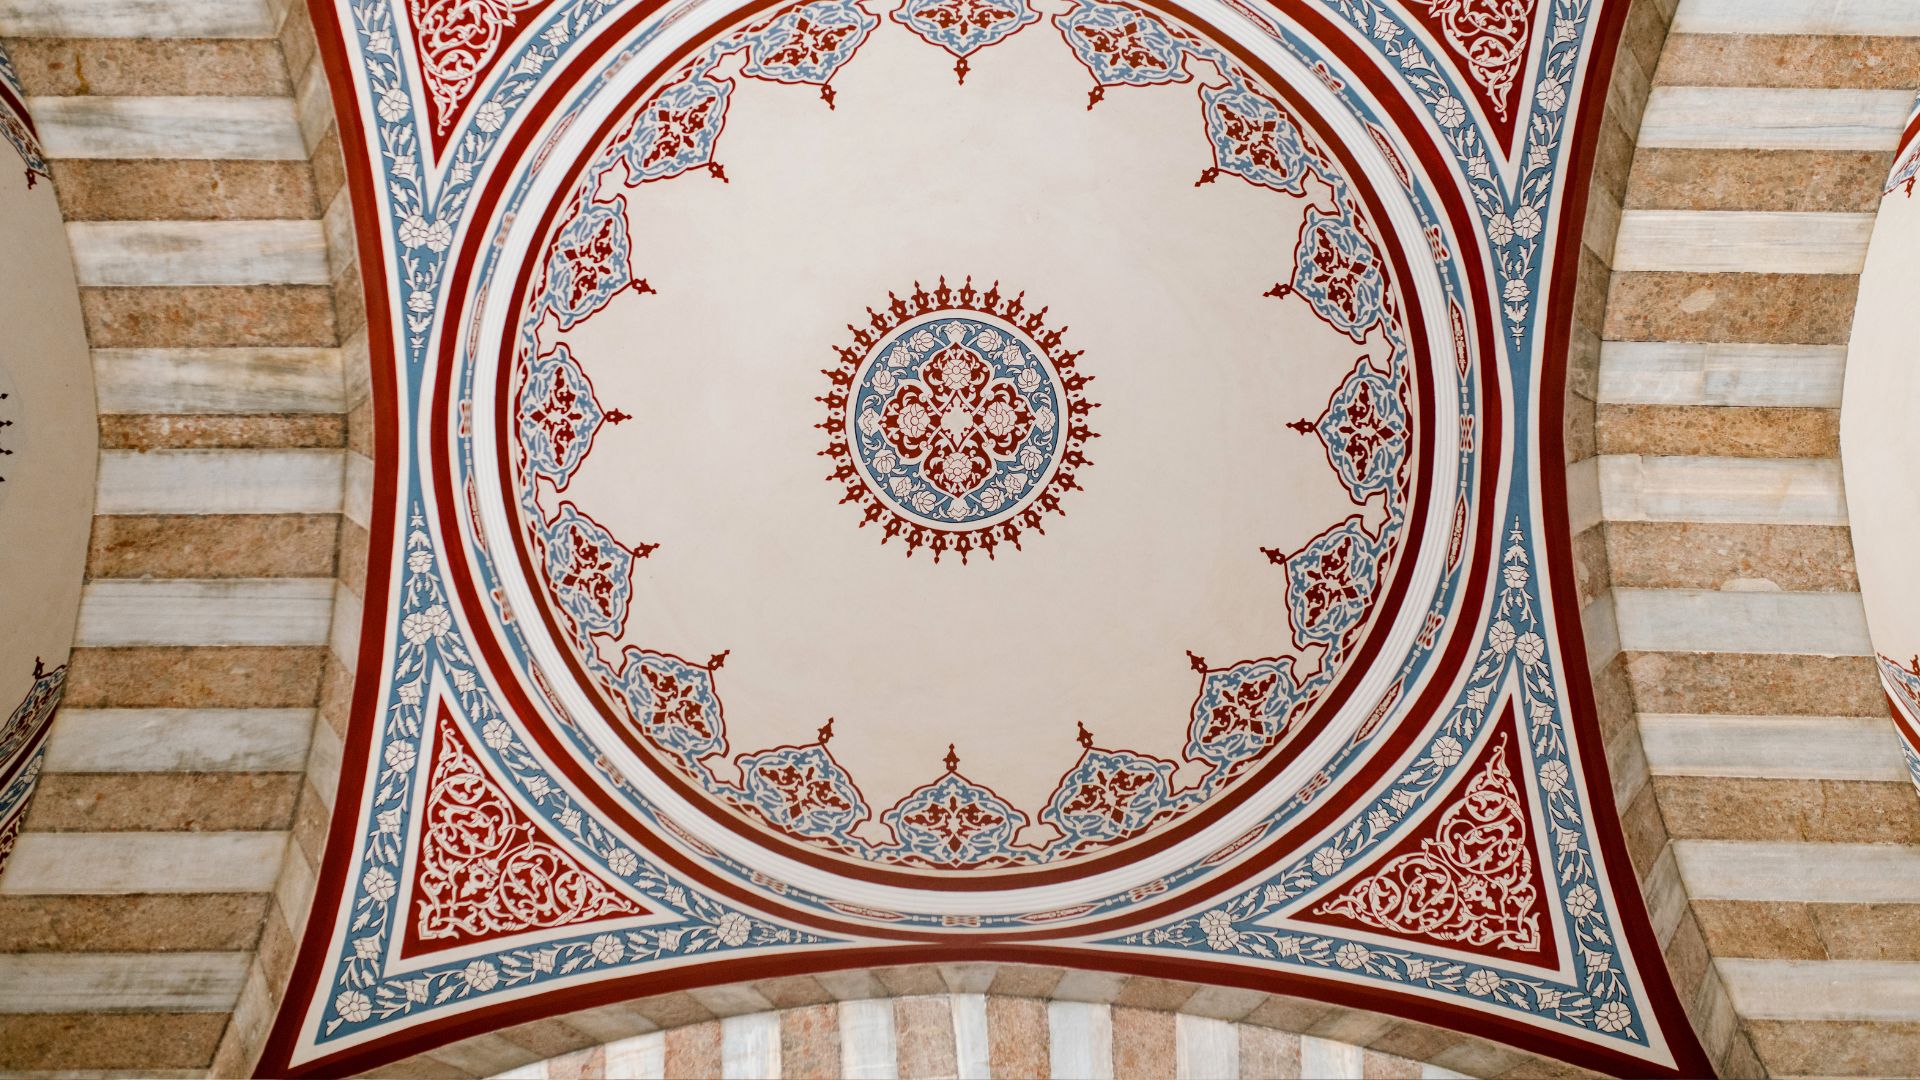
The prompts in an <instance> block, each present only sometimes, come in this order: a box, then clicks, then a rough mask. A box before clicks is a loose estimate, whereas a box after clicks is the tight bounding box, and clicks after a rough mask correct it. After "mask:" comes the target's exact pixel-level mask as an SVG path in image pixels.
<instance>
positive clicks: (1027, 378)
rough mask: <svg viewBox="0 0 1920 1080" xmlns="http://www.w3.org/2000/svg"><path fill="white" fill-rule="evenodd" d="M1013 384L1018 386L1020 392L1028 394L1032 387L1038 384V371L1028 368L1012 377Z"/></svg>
mask: <svg viewBox="0 0 1920 1080" xmlns="http://www.w3.org/2000/svg"><path fill="white" fill-rule="evenodd" d="M1013 384H1014V385H1015V386H1018V387H1019V388H1020V392H1021V393H1023V394H1030V393H1032V392H1033V388H1034V387H1036V386H1039V385H1040V373H1039V372H1037V371H1035V370H1033V369H1032V368H1028V369H1027V370H1025V371H1023V372H1021V373H1020V374H1018V375H1015V376H1014V377H1013Z"/></svg>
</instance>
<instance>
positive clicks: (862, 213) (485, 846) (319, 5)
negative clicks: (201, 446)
mask: <svg viewBox="0 0 1920 1080" xmlns="http://www.w3.org/2000/svg"><path fill="white" fill-rule="evenodd" d="M1624 9H1625V5H1624V3H1621V2H1618V0H1506V2H1503V3H1498V4H1467V3H1453V2H1448V0H1325V2H1324V3H1318V4H1311V5H1308V4H1282V5H1275V4H1270V3H1266V2H1263V0H1182V2H1180V3H1174V2H1172V0H1152V2H1148V0H802V2H793V0H746V2H737V0H677V2H629V0H534V2H514V3H504V2H502V3H489V4H485V5H474V4H467V3H459V2H453V0H406V2H405V3H402V2H400V0H354V2H349V0H337V2H336V0H314V3H313V14H314V21H315V25H316V27H317V28H318V30H319V36H320V38H321V42H322V51H323V54H324V56H325V60H326V63H327V65H328V71H329V74H330V76H331V79H332V81H333V84H334V92H335V98H336V108H337V111H338V114H339V118H340V124H341V130H342V133H343V138H344V141H345V142H346V144H347V146H348V152H347V157H348V164H349V171H350V173H351V184H352V192H353V203H354V206H355V209H356V211H357V213H358V215H359V219H358V221H357V229H358V237H359V244H360V249H361V262H362V265H363V266H364V267H365V268H366V271H365V274H366V280H367V292H368V296H367V300H368V312H369V323H370V325H371V327H372V330H373V351H374V358H375V373H374V384H375V408H376V413H377V428H378V439H377V446H376V455H375V456H376V469H375V476H374V483H373V487H374V495H373V500H374V515H373V524H372V528H371V530H370V532H371V534H372V536H373V543H372V555H371V557H370V559H369V565H368V575H367V580H368V589H367V615H366V619H365V622H364V628H363V637H362V641H361V645H360V662H359V665H358V673H357V676H356V679H357V682H356V685H355V691H354V692H355V707H354V717H353V726H352V731H351V733H350V735H349V737H348V740H347V746H346V755H345V756H346V762H345V765H344V767H343V769H342V777H341V789H340V797H339V798H338V800H337V801H336V804H335V819H334V822H333V826H332V829H331V832H330V834H329V838H328V845H327V853H326V858H325V861H324V865H323V866H322V869H321V880H320V884H319V887H318V891H317V893H316V899H315V902H314V908H313V912H312V915H311V917H310V918H309V919H308V921H307V928H306V931H305V937H304V940H303V941H302V943H301V947H300V953H299V959H298V961H297V964H296V967H295V970H294V974H293V978H292V982H291V986H290V988H289V989H288V991H287V993H286V996H285V998H284V1001H283V1003H282V1006H281V1009H280V1012H279V1014H278V1016H277V1018H276V1021H275V1024H274V1027H273V1030H272V1034H271V1037H270V1038H269V1041H268V1044H267V1049H266V1053H265V1057H264V1059H263V1060H262V1061H261V1063H260V1066H259V1068H260V1070H261V1072H262V1073H263V1074H266V1075H331V1074H339V1073H347V1072H353V1071H358V1070H365V1069H369V1068H374V1067H377V1066H379V1065H381V1064H384V1063H387V1062H391V1061H394V1060H397V1059H399V1058H401V1057H404V1056H406V1055H408V1054H411V1053H416V1052H419V1051H421V1050H423V1049H428V1048H431V1047H432V1046H435V1045H438V1044H440V1043H443V1042H446V1041H449V1040H452V1039H455V1038H459V1037H461V1036H463V1035H466V1034H470V1033H472V1032H475V1031H478V1030H483V1029H485V1028H486V1027H487V1026H488V1025H489V1024H493V1023H496V1022H498V1021H499V1020H500V1019H501V1018H504V1017H508V1016H511V1017H512V1018H513V1019H514V1020H516V1021H517V1020H521V1019H528V1018H532V1017H538V1016H542V1015H552V1014H557V1013H560V1012H565V1011H569V1010H573V1009H578V1008H583V1007H587V1006H591V1005H595V1004H600V1003H604V1002H610V1001H615V1000H620V999H624V998H627V997H631V996H634V995H638V994H644V993H651V992H656V991H659V990H664V989H674V988H685V987H692V986H705V985H713V984H719V983H726V982H733V981H738V980H741V979H748V978H761V977H767V976H770V975H778V974H788V973H804V972H818V971H826V970H833V969H839V968H847V967H855V966H869V965H876V964H899V963H908V962H919V961H966V960H987V961H1004V962H1022V961H1025V962H1034V963H1042V964H1050V965H1058V966H1066V967H1082V968H1092V969H1101V970H1111V971H1118V972H1124V973H1138V974H1147V975H1160V976H1166V977H1170V978H1179V979H1184V980H1190V981H1193V982H1198V983H1203V984H1217V985H1223V986H1234V987H1245V988H1253V989H1259V990H1266V991H1272V992H1276V993H1288V994H1296V995H1301V996H1307V997H1315V998H1320V999H1324V1000H1328V1001H1333V1002H1337V1003H1341V1004H1347V1005H1352V1006H1354V1007H1358V1008H1366V1009H1373V1010H1378V1011H1380V1012H1385V1013H1390V1014H1394V1015H1398V1016H1402V1017H1407V1018H1411V1019H1417V1020H1422V1021H1426V1022H1428V1023H1432V1024H1435V1025H1439V1026H1443V1027H1449V1028H1455V1029H1460V1030H1469V1031H1472V1032H1474V1033H1476V1034H1481V1035H1485V1036H1488V1037H1492V1038H1497V1039H1500V1040H1503V1041H1505V1042H1508V1043H1511V1044H1512V1045H1514V1046H1516V1047H1520V1048H1522V1049H1524V1050H1527V1051H1529V1052H1533V1053H1538V1054H1543V1055H1546V1056H1551V1057H1556V1058H1560V1059H1563V1060H1566V1061H1568V1062H1571V1063H1573V1064H1575V1065H1578V1066H1582V1067H1586V1068H1592V1069H1597V1070H1603V1071H1609V1072H1618V1073H1627V1074H1636V1075H1703V1074H1707V1073H1710V1072H1711V1071H1712V1070H1711V1066H1710V1065H1709V1064H1708V1062H1707V1060H1706V1057H1705V1054H1704V1053H1703V1051H1702V1050H1701V1048H1700V1045H1699V1043H1698V1042H1697V1041H1696V1038H1695V1035H1694V1033H1693V1030H1692V1028H1691V1027H1690V1026H1689V1023H1688V1020H1687V1017H1686V1015H1685V1013H1684V1012H1683V1011H1682V1009H1681V1008H1680V1006H1679V1003H1678V1001H1677V999H1676V995H1675V992H1674V990H1673V988H1672V986H1671V984H1670V982H1669V977H1668V973H1667V970H1666V966H1665V964H1664V962H1663V960H1662V957H1661V954H1660V950H1659V948H1658V946H1657V944H1656V940H1655V935H1654V932H1653V929H1652V924H1651V921H1650V919H1649V916H1648V913H1647V911H1646V909H1645V906H1644V904H1643V902H1642V900H1641V898H1640V892H1639V888H1638V885H1637V882H1636V880H1635V875H1634V871H1633V868H1632V866H1631V865H1630V864H1629V862H1628V860H1627V857H1626V847H1625V842H1624V839H1623V837H1622V836H1621V831H1620V826H1619V821H1618V818H1617V815H1616V813H1615V810H1614V807H1613V802H1612V793H1611V790H1612V789H1611V786H1610V784H1609V782H1608V777H1607V772H1606V761H1605V756H1604V754H1603V753H1602V751H1601V744H1600V736H1599V731H1598V727H1597V721H1596V719H1595V715H1594V708H1593V701H1592V691H1591V686H1590V678H1589V673H1588V671H1587V663H1586V659H1585V657H1586V652H1585V649H1584V646H1583V643H1582V638H1581V631H1580V620H1579V607H1578V603H1577V600H1576V597H1575V595H1574V588H1573V565H1572V562H1573V556H1572V553H1571V549H1570V546H1569V540H1568V512H1567V506H1566V503H1567V498H1566V493H1565V480H1564V475H1563V473H1562V470H1561V463H1562V461H1563V456H1562V447H1561V445H1560V431H1561V419H1562V417H1561V411H1562V407H1561V396H1562V394H1563V392H1564V385H1565V377H1566V376H1565V371H1564V365H1565V354H1566V351H1567V350H1566V346H1567V339H1568V334H1569V320H1570V313H1571V308H1572V301H1573V296H1572V293H1573V268H1574V266H1575V265H1576V262H1577V256H1578V251H1579V246H1580V240H1579V235H1580V234H1579V230H1580V226H1581V223H1582V220H1583V218H1584V200H1585V191H1586V188H1587V182H1588V173H1589V171H1590V169H1591V165H1592V147H1593V143H1594V141H1595V136H1594V131H1595V128H1596V126H1597V123H1598V119H1599V111H1600V107H1601V105H1602V99H1603V98H1604V94H1605V87H1606V86H1607V82H1608V76H1609V73H1610V68H1611V64H1612V57H1613V53H1614V50H1615V47H1616V45H1617V42H1618V39H1619V37H1620V35H1621V29H1622V23H1623V21H1624V17H1625V10H1624Z"/></svg>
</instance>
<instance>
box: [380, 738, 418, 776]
mask: <svg viewBox="0 0 1920 1080" xmlns="http://www.w3.org/2000/svg"><path fill="white" fill-rule="evenodd" d="M385 757H386V759H387V768H389V769H398V770H399V771H401V772H406V771H407V770H408V769H411V768H413V759H414V752H413V744H412V743H405V742H390V743H388V744H387V752H386V754H385Z"/></svg>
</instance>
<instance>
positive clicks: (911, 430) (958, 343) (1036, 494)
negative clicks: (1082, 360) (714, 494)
mask: <svg viewBox="0 0 1920 1080" xmlns="http://www.w3.org/2000/svg"><path fill="white" fill-rule="evenodd" d="M888 300H889V302H888V304H887V306H886V307H885V308H884V309H881V310H874V309H872V308H869V309H868V326H867V327H866V328H865V329H860V328H854V327H849V329H852V330H853V332H854V340H853V344H852V345H850V346H847V347H845V348H842V349H841V350H840V361H841V362H840V366H839V367H838V368H836V369H833V370H830V371H829V372H828V373H827V374H828V375H829V376H831V378H832V379H833V390H832V392H831V393H830V394H828V395H827V396H826V397H825V398H823V399H822V400H823V401H825V402H826V404H827V408H828V418H827V423H826V424H825V425H823V426H824V427H825V428H826V430H827V431H828V433H829V436H830V438H831V442H830V444H829V446H828V448H827V449H826V450H825V451H824V453H825V454H826V455H827V456H829V457H831V458H833V460H834V463H835V468H834V471H833V473H832V474H831V475H830V476H829V477H828V479H830V480H832V481H834V482H835V483H837V484H840V485H842V486H843V487H844V489H845V495H844V497H843V498H842V501H843V502H857V503H859V504H860V505H861V507H862V508H863V509H864V511H865V515H864V516H863V517H862V518H861V520H860V524H861V525H863V526H864V525H867V524H869V523H877V524H879V525H880V527H881V530H882V540H883V542H884V541H885V540H890V539H892V538H893V537H895V536H899V537H901V538H903V539H904V540H905V541H906V544H907V551H908V553H909V554H911V553H912V552H914V551H915V550H917V549H919V548H920V547H922V546H926V547H929V548H931V549H932V551H933V554H934V558H935V560H936V561H937V560H938V559H939V557H940V555H941V554H942V553H943V552H946V551H948V550H953V551H957V552H958V553H959V554H960V557H961V559H962V560H963V561H964V560H965V559H966V557H967V555H968V553H970V552H971V551H973V550H975V549H980V550H984V551H985V552H986V553H987V554H988V556H990V557H991V556H992V555H993V553H994V549H995V548H996V547H997V546H998V545H999V544H1000V542H1001V541H1003V540H1004V541H1009V542H1011V543H1012V544H1013V545H1014V546H1015V547H1019V546H1020V535H1021V533H1022V532H1023V531H1026V530H1031V531H1034V532H1043V531H1044V530H1043V529H1042V528H1041V518H1042V515H1043V514H1046V513H1049V512H1051V513H1056V514H1058V513H1063V512H1064V511H1062V509H1061V506H1060V500H1061V496H1062V495H1063V494H1064V493H1065V492H1067V491H1071V490H1073V489H1074V488H1076V487H1078V486H1079V485H1078V483H1077V481H1076V480H1075V479H1074V476H1075V472H1076V471H1077V470H1078V469H1080V468H1081V467H1082V466H1085V465H1086V464H1088V462H1087V459H1086V456H1085V454H1084V453H1083V451H1082V446H1083V444H1084V443H1085V441H1086V440H1087V439H1089V438H1092V437H1093V436H1094V432H1092V431H1090V430H1089V429H1088V427H1087V415H1088V413H1090V412H1091V411H1092V409H1093V408H1094V406H1093V405H1092V404H1091V403H1089V402H1087V401H1086V400H1085V399H1084V398H1083V397H1082V396H1081V390H1082V388H1083V387H1085V385H1086V384H1087V383H1088V382H1090V381H1091V379H1090V377H1088V376H1085V375H1082V374H1079V373H1078V372H1077V371H1076V370H1075V366H1074V365H1075V361H1076V360H1077V359H1078V358H1079V354H1078V353H1075V352H1068V351H1066V350H1064V349H1063V348H1062V345H1061V332H1060V331H1057V330H1048V329H1047V328H1046V324H1045V315H1046V309H1044V308H1042V309H1040V310H1039V311H1029V310H1027V308H1026V303H1025V295H1024V294H1020V295H1015V296H1012V297H1008V296H1006V295H1004V294H1002V293H1001V291H1000V287H999V285H998V284H995V285H994V286H993V287H992V288H990V289H988V290H986V291H985V292H981V291H980V290H978V289H975V288H974V287H973V283H972V281H971V279H969V280H968V281H967V282H966V283H965V284H963V285H962V286H960V287H959V288H952V287H949V286H948V285H947V283H946V281H945V280H944V279H943V280H942V281H941V282H940V284H939V285H938V287H936V288H934V289H931V290H928V289H924V288H922V287H921V286H919V285H918V284H916V285H915V286H914V289H913V292H912V293H911V294H910V295H909V296H906V297H901V296H898V295H890V296H889V297H888Z"/></svg>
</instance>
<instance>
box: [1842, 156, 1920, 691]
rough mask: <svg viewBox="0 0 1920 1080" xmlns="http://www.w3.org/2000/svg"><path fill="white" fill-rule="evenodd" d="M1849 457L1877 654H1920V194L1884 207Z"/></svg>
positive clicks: (1853, 399) (1850, 372)
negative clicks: (1919, 548)
mask: <svg viewBox="0 0 1920 1080" xmlns="http://www.w3.org/2000/svg"><path fill="white" fill-rule="evenodd" d="M1846 380H1847V381H1846V390H1845V395H1844V398H1843V401H1842V406H1841V412H1840V457H1841V464H1842V467H1843V469H1844V471H1845V475H1846V489H1847V511H1848V515H1849V517H1850V518H1851V521H1852V526H1853V546H1854V552H1855V556H1856V558H1857V560H1858V563H1859V570H1860V592H1861V596H1862V599H1863V600H1864V602H1865V604H1866V609H1867V626H1868V630H1869V632H1870V633H1871V634H1872V636H1873V646H1874V649H1875V650H1876V651H1877V652H1879V653H1880V654H1881V655H1883V656H1885V657H1887V658H1889V659H1891V660H1893V661H1895V662H1896V663H1900V664H1905V663H1906V662H1907V661H1908V660H1909V659H1910V658H1912V657H1913V656H1914V655H1915V654H1920V552H1917V551H1916V548H1917V547H1920V544H1917V543H1916V542H1917V541H1920V468H1916V467H1917V466H1920V422H1916V421H1917V420H1920V197H1914V196H1910V195H1908V194H1906V193H1905V192H1904V191H1902V190H1899V189H1896V190H1895V191H1893V192H1892V193H1890V194H1888V195H1887V196H1886V198H1885V199H1883V200H1882V201H1881V205H1880V214H1879V217H1878V219H1877V220H1876V221H1875V224H1874V230H1873V240H1872V242H1871V245H1870V246H1869V248H1868V249H1867V261H1866V267H1865V269H1864V270H1863V272H1862V273H1861V275H1860V298H1859V303H1858V306H1857V307H1856V308H1855V309H1854V318H1853V337H1852V341H1851V344H1850V346H1849V348H1848V352H1847V375H1846Z"/></svg>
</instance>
